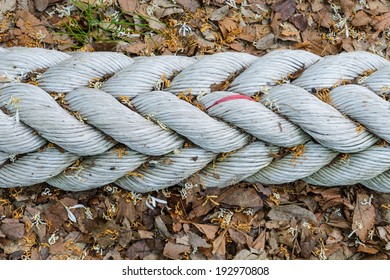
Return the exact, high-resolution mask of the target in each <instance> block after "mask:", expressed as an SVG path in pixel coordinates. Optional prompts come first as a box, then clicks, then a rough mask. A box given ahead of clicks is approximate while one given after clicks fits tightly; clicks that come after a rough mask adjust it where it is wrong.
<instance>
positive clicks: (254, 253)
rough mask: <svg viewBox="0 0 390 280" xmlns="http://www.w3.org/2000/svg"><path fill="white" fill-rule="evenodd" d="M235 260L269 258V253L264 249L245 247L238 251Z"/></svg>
mask: <svg viewBox="0 0 390 280" xmlns="http://www.w3.org/2000/svg"><path fill="white" fill-rule="evenodd" d="M234 260H267V253H266V252H265V251H264V250H263V249H261V250H256V249H253V248H250V250H247V249H243V250H241V251H240V252H238V253H237V255H236V256H235V257H234Z"/></svg>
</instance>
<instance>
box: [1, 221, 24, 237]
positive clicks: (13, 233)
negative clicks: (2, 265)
mask: <svg viewBox="0 0 390 280" xmlns="http://www.w3.org/2000/svg"><path fill="white" fill-rule="evenodd" d="M0 230H1V232H2V233H3V234H4V235H6V236H7V237H8V238H11V239H13V240H17V239H21V238H22V237H23V236H24V233H25V226H24V224H22V223H20V222H19V220H16V219H8V218H6V219H4V220H2V224H1V225H0Z"/></svg>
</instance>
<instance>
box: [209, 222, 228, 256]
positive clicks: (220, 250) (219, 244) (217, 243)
mask: <svg viewBox="0 0 390 280" xmlns="http://www.w3.org/2000/svg"><path fill="white" fill-rule="evenodd" d="M227 230H228V229H227V228H225V229H224V230H223V231H222V232H221V233H220V234H219V236H218V237H217V238H216V239H215V240H214V241H213V251H212V253H213V254H219V255H221V256H224V255H225V254H226V232H227Z"/></svg>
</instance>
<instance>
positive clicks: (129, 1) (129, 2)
mask: <svg viewBox="0 0 390 280" xmlns="http://www.w3.org/2000/svg"><path fill="white" fill-rule="evenodd" d="M118 4H119V7H120V8H121V10H122V12H124V13H125V14H129V13H132V12H134V11H135V10H136V9H137V6H138V5H137V4H138V1H137V0H118Z"/></svg>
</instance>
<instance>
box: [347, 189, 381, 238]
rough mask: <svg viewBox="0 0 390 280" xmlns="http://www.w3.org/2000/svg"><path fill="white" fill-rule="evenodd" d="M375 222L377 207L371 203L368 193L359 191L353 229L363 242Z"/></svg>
mask: <svg viewBox="0 0 390 280" xmlns="http://www.w3.org/2000/svg"><path fill="white" fill-rule="evenodd" d="M374 224H375V207H374V206H373V205H372V204H371V203H370V198H369V196H368V195H367V194H364V193H358V194H357V195H356V205H355V210H354V213H353V223H352V230H354V231H355V233H356V235H357V236H358V237H359V239H360V240H361V241H362V242H365V241H366V239H367V236H368V232H369V231H370V230H371V229H372V228H373V227H374Z"/></svg>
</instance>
